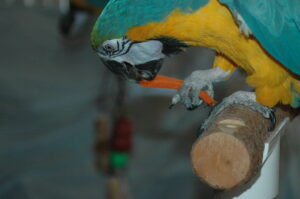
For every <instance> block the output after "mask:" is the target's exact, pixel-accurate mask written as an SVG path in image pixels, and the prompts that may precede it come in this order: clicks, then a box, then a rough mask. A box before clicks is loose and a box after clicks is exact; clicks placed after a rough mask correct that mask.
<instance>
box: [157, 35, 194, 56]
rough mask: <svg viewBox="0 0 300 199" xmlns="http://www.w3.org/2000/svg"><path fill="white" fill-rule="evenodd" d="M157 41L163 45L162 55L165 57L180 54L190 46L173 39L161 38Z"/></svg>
mask: <svg viewBox="0 0 300 199" xmlns="http://www.w3.org/2000/svg"><path fill="white" fill-rule="evenodd" d="M156 40H158V41H160V42H161V43H162V44H163V50H162V53H164V54H165V55H172V54H177V53H180V52H181V51H182V50H183V49H184V48H187V47H189V45H188V44H186V43H184V42H181V41H179V40H177V39H175V38H172V37H159V38H157V39H156Z"/></svg>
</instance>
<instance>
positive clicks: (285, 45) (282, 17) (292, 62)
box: [220, 0, 300, 75]
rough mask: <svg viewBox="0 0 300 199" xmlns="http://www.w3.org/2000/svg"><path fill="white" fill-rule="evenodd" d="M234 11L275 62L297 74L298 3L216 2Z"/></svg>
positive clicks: (277, 0) (299, 62)
mask: <svg viewBox="0 0 300 199" xmlns="http://www.w3.org/2000/svg"><path fill="white" fill-rule="evenodd" d="M220 2H222V3H224V4H225V5H227V6H228V7H229V8H230V9H231V10H232V11H234V10H237V11H238V12H239V13H240V15H241V16H242V17H243V18H244V20H245V21H246V23H247V25H248V26H249V28H250V29H251V31H252V33H253V34H254V36H255V37H256V38H257V40H258V41H259V42H260V43H261V44H262V46H263V47H264V48H265V49H266V50H267V52H268V53H269V54H271V55H272V56H273V57H274V58H275V59H277V60H278V61H279V62H280V63H282V64H283V65H284V66H285V67H287V68H288V69H289V70H290V71H292V72H294V73H295V74H297V75H300V1H299V0H220Z"/></svg>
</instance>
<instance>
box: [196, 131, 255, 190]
mask: <svg viewBox="0 0 300 199" xmlns="http://www.w3.org/2000/svg"><path fill="white" fill-rule="evenodd" d="M191 156H192V164H193V166H194V171H195V173H196V175H197V176H201V177H202V180H204V181H205V182H206V183H207V184H209V185H210V186H211V187H214V188H217V189H219V188H221V189H231V188H233V187H235V186H236V185H237V184H240V183H242V182H243V181H244V179H245V178H246V176H247V175H248V174H249V171H250V168H251V155H250V154H249V152H248V150H247V147H246V146H245V144H244V143H243V142H242V141H240V140H239V139H237V138H236V137H235V136H233V135H230V134H225V133H223V132H216V133H212V134H210V135H207V136H205V137H203V138H202V139H200V140H198V142H196V143H195V144H194V146H193V149H192V152H191Z"/></svg>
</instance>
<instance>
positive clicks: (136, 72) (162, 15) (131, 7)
mask: <svg viewBox="0 0 300 199" xmlns="http://www.w3.org/2000/svg"><path fill="white" fill-rule="evenodd" d="M205 2H207V0H184V1H183V0H181V1H173V0H165V1H161V0H153V1H148V0H122V1H121V0H110V1H109V3H108V4H107V6H106V7H105V9H104V10H103V11H102V13H101V15H100V16H99V18H98V19H97V21H96V23H95V25H94V28H93V31H92V35H91V43H92V47H93V49H94V51H95V52H96V53H97V54H98V55H99V57H100V58H101V60H102V61H103V63H104V64H105V66H107V67H108V68H109V69H110V70H111V71H112V72H114V73H116V74H118V75H121V76H123V77H124V78H126V79H130V80H135V81H138V82H139V81H140V80H151V79H153V78H154V77H155V76H156V74H157V73H158V72H159V70H160V68H161V66H162V63H163V60H164V58H166V57H167V56H169V55H172V54H176V53H178V52H180V51H182V50H183V49H184V48H186V47H188V45H187V44H186V43H184V42H182V41H180V40H179V39H176V38H175V37H171V36H170V35H168V34H156V32H155V29H153V30H151V31H150V32H151V34H149V37H144V38H143V39H141V38H137V37H134V36H130V34H129V32H130V31H131V30H132V29H134V28H135V27H143V26H146V25H147V24H151V23H152V22H160V21H164V20H165V19H166V18H167V17H168V15H169V14H170V13H171V12H173V11H174V10H176V9H178V8H180V10H182V11H186V12H192V11H193V8H195V9H196V8H198V7H199V6H201V5H204V4H205ZM136 32H137V34H136V35H146V34H145V33H146V32H147V34H148V33H149V31H146V32H144V33H143V32H141V33H140V32H139V31H136Z"/></svg>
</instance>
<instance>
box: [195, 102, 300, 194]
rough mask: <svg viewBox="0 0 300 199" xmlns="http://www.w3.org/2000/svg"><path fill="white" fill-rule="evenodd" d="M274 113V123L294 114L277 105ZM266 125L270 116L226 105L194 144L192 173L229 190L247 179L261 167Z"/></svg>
mask: <svg viewBox="0 0 300 199" xmlns="http://www.w3.org/2000/svg"><path fill="white" fill-rule="evenodd" d="M275 113H276V117H277V124H279V123H280V122H281V121H282V120H283V119H284V118H286V117H290V118H292V117H294V115H295V114H292V113H291V112H290V110H285V109H284V108H277V109H276V112H275ZM269 126H270V120H269V119H266V118H264V117H263V116H262V115H261V114H260V113H258V112H255V111H253V110H252V109H250V108H248V107H246V106H242V105H234V106H230V107H228V108H226V109H225V110H223V111H222V112H221V113H220V114H218V115H217V116H216V118H215V120H214V121H213V122H212V124H211V125H210V126H209V127H208V129H207V130H206V131H205V132H204V133H203V134H202V135H201V136H200V137H199V138H198V139H197V140H196V142H195V143H194V145H193V147H192V151H191V159H192V164H193V168H194V172H195V173H196V175H197V176H198V177H199V178H200V179H201V180H202V181H204V182H205V183H207V184H208V185H210V186H211V187H213V188H216V189H232V188H235V187H237V186H239V185H242V184H244V183H246V182H248V181H249V180H250V179H251V178H252V177H253V176H255V174H256V173H257V172H258V171H259V169H260V168H261V166H262V158H263V157H262V156H263V149H264V143H265V141H266V139H268V137H269V135H270V133H271V132H268V130H267V129H268V127H269Z"/></svg>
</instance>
